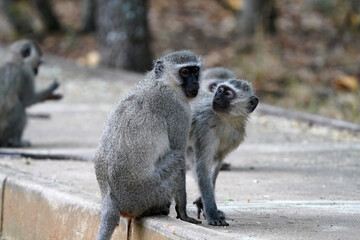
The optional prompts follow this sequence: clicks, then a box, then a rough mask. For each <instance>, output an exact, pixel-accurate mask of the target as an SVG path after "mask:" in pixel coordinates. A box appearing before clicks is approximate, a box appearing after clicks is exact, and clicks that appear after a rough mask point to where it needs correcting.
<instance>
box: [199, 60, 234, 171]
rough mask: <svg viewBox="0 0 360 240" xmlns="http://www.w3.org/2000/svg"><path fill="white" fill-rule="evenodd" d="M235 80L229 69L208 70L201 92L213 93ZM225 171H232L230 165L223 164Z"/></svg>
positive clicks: (203, 79) (202, 79) (204, 73)
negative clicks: (219, 86) (228, 81)
mask: <svg viewBox="0 0 360 240" xmlns="http://www.w3.org/2000/svg"><path fill="white" fill-rule="evenodd" d="M235 78H236V77H235V73H234V72H233V71H231V70H230V69H227V68H223V67H213V68H209V69H206V70H205V71H204V72H203V74H202V76H201V83H200V90H201V91H202V92H206V93H212V92H214V89H215V88H216V85H217V84H219V83H221V82H224V81H226V80H229V79H235ZM200 97H201V94H200ZM223 170H230V164H229V163H226V162H223V163H222V164H221V167H220V171H223Z"/></svg>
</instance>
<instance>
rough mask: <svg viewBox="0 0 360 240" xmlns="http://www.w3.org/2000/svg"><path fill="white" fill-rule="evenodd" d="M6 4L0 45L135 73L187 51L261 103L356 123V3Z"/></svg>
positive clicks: (157, 0) (153, 0)
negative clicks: (23, 44)
mask: <svg viewBox="0 0 360 240" xmlns="http://www.w3.org/2000/svg"><path fill="white" fill-rule="evenodd" d="M114 3H117V4H115V5H114ZM110 4H113V5H110ZM0 5H1V8H0V9H1V10H0V42H1V43H2V44H8V43H10V42H12V41H14V40H16V39H18V38H23V37H28V38H32V39H36V40H37V41H38V42H39V43H40V45H41V47H42V49H43V50H44V51H45V52H47V53H53V54H56V55H60V56H62V57H66V58H71V59H75V60H76V61H77V63H78V64H80V65H87V66H90V67H96V66H97V65H98V64H102V65H106V66H108V67H118V68H124V69H128V70H134V71H139V72H144V71H146V70H149V68H150V67H151V61H152V59H155V58H157V57H159V56H161V55H163V54H165V53H168V52H170V51H173V50H179V49H191V50H193V51H194V52H196V53H197V54H199V55H201V57H202V59H203V61H204V66H205V68H208V67H213V66H224V67H228V68H231V69H232V70H234V71H235V72H236V74H237V76H238V77H239V78H243V79H247V80H249V81H250V82H252V83H253V85H254V86H255V88H256V89H257V94H258V95H259V96H260V98H261V101H262V102H268V103H273V104H277V105H280V106H283V107H287V108H293V109H298V110H302V111H306V112H310V113H316V114H321V115H324V116H328V117H334V118H338V119H344V120H348V121H353V122H357V123H360V90H359V77H360V1H359V0H198V1H176V0H149V1H148V0H134V1H132V0H112V1H108V0H97V1H96V0H0ZM124 34H125V35H124ZM124 36H127V37H124ZM126 39H128V40H129V41H127V42H126ZM110 41H113V42H112V43H111V42H110ZM111 53H112V54H113V55H111ZM114 54H115V55H114ZM118 56H120V57H118ZM139 56H140V57H139ZM114 58H116V59H115V61H113V59H114ZM139 59H144V61H143V62H142V63H140V61H137V60H139ZM129 62H131V63H132V64H126V63H129ZM137 62H139V64H141V66H136V64H137ZM149 62H150V64H149Z"/></svg>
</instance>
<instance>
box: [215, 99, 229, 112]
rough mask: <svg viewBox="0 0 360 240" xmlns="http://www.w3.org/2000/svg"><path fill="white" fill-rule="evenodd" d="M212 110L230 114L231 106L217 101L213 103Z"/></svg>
mask: <svg viewBox="0 0 360 240" xmlns="http://www.w3.org/2000/svg"><path fill="white" fill-rule="evenodd" d="M212 108H213V110H214V111H215V112H228V110H229V106H228V105H226V104H221V103H219V102H217V101H213V103H212Z"/></svg>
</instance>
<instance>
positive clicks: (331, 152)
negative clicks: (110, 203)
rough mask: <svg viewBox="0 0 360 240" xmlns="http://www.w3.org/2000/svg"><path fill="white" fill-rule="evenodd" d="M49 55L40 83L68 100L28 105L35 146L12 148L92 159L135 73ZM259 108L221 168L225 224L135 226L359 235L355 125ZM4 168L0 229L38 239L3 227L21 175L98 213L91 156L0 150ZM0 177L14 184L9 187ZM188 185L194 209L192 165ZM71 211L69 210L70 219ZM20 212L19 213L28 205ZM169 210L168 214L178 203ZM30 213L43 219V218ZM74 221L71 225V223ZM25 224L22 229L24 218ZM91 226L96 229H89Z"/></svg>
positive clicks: (238, 234) (164, 221) (174, 232)
mask: <svg viewBox="0 0 360 240" xmlns="http://www.w3.org/2000/svg"><path fill="white" fill-rule="evenodd" d="M0 55H1V51H0ZM47 62H48V63H49V64H48V65H44V67H43V68H42V69H41V71H40V76H39V85H42V86H44V85H46V84H49V82H50V80H51V79H54V78H58V79H59V80H60V81H61V82H62V86H61V88H60V92H62V93H63V94H64V95H65V98H64V99H63V100H62V101H59V102H47V103H43V104H38V105H36V106H33V107H31V108H30V109H29V111H28V113H29V115H30V118H29V124H28V127H27V129H26V132H25V135H24V138H25V139H27V140H30V141H31V143H32V147H31V148H28V149H17V150H16V151H20V152H30V153H40V154H53V155H56V154H57V155H77V156H85V157H89V158H91V157H92V156H93V154H94V152H95V150H96V146H97V142H98V139H99V137H100V135H101V131H102V129H103V126H104V121H105V119H106V117H107V114H108V112H109V110H110V109H111V106H112V105H113V104H114V103H115V102H116V101H117V100H118V99H119V98H120V97H121V96H122V95H123V94H124V93H125V92H126V91H127V90H128V89H129V88H131V86H132V85H133V83H134V82H136V81H137V79H139V76H138V75H135V74H129V73H126V72H121V71H119V72H112V71H108V70H104V69H102V70H87V69H85V68H79V67H77V66H76V65H75V64H74V63H72V62H70V63H69V62H67V61H63V60H61V59H56V58H53V57H49V58H48V61H47ZM55 63H56V64H57V65H56V66H55V65H54V64H55ZM263 107H264V106H263ZM265 108H266V106H265ZM260 109H261V107H260ZM260 112H261V111H258V113H257V111H256V110H255V113H254V115H253V117H252V118H251V120H250V121H249V125H248V130H247V132H248V137H247V139H246V141H245V142H244V143H243V144H242V145H241V146H240V147H239V148H238V149H237V150H236V151H234V152H233V153H232V154H230V155H229V156H228V158H227V159H226V162H228V163H230V164H231V168H230V170H229V171H222V172H220V174H219V177H218V182H217V185H216V199H217V203H218V206H219V208H220V209H221V210H223V211H224V212H225V213H226V214H227V219H228V220H227V221H228V223H229V224H230V226H229V227H212V226H209V225H208V224H207V223H206V222H205V221H203V223H202V224H201V225H198V226H195V225H190V224H187V223H183V222H181V221H179V220H175V219H172V218H163V217H155V218H148V219H145V220H144V221H143V222H140V223H139V224H140V225H142V226H145V228H147V227H149V226H153V225H154V226H155V225H157V226H158V227H156V229H157V230H156V231H157V232H158V233H160V234H163V235H162V236H165V237H164V239H183V238H187V239H284V240H285V239H326V240H327V239H359V235H360V227H359V226H360V178H359V176H360V138H359V136H360V135H359V133H355V132H353V131H347V130H337V129H335V128H331V127H325V126H318V125H316V124H315V125H312V124H308V123H307V122H303V121H299V120H296V119H295V120H289V119H287V118H283V117H282V116H270V115H263V114H260ZM0 151H2V152H10V151H12V152H13V151H14V150H13V149H0ZM15 173H17V174H15ZM18 174H19V175H18ZM1 175H4V176H8V177H9V180H7V182H8V183H4V184H5V185H4V186H3V188H5V192H4V194H5V200H4V202H5V206H3V210H4V213H5V215H4V213H3V224H2V225H3V236H5V237H12V238H16V237H17V236H25V237H22V238H20V239H41V238H39V236H37V237H36V236H35V235H34V236H33V237H30V238H28V237H26V234H28V233H22V232H21V231H20V230H16V229H15V228H14V227H12V228H7V226H10V225H11V224H9V222H7V221H11V219H12V216H13V215H16V214H12V215H11V216H10V215H9V214H8V215H6V211H7V210H6V209H7V206H8V205H6V204H7V203H9V204H10V202H11V199H10V200H8V202H7V201H6V199H7V198H6V196H12V199H14V198H15V197H14V196H15V195H12V194H14V193H13V192H9V193H7V191H6V189H8V191H10V190H11V186H12V185H11V184H13V185H16V184H15V183H18V182H19V181H20V180H18V179H29V180H26V181H25V180H24V181H25V182H26V183H29V186H30V185H31V184H35V185H36V184H40V185H41V186H42V188H41V189H43V190H41V191H40V190H39V191H40V192H42V195H41V196H47V195H46V194H45V193H46V192H51V191H53V190H54V189H55V190H56V191H60V192H64V194H65V193H66V194H67V195H66V194H65V195H66V196H68V195H69V196H72V193H73V195H76V196H77V193H79V196H80V197H79V198H81V199H83V200H84V201H83V202H81V201H80V203H79V204H80V205H81V204H85V205H86V204H88V203H89V202H90V203H92V204H94V209H95V210H94V212H95V213H94V214H95V215H96V214H97V212H98V207H99V201H100V198H99V190H98V187H97V183H96V180H95V175H94V171H93V164H92V162H91V161H73V160H49V159H46V160H35V159H26V158H20V157H19V156H6V157H4V156H2V157H0V176H1ZM24 176H25V177H24ZM11 179H15V180H11ZM30 183H31V184H30ZM6 184H10V185H9V187H8V185H6ZM20 185H21V186H23V187H24V188H25V189H26V186H27V184H25V183H24V184H18V185H16V186H20ZM31 186H32V185H31ZM36 186H38V185H36ZM34 189H35V190H36V189H37V188H34ZM59 189H60V190H59ZM35 190H32V191H35ZM55 190H54V191H55ZM36 191H37V190H36ZM22 192H26V191H24V190H22ZM44 192H45V193H44ZM75 192H76V194H75ZM187 193H188V209H189V211H190V215H192V216H195V208H194V206H193V205H192V204H191V202H192V201H193V200H195V199H196V197H197V196H198V190H197V186H196V183H195V181H194V179H193V177H192V175H191V173H189V174H188V176H187ZM16 196H18V195H16ZM59 196H61V194H60V195H56V194H54V195H51V196H50V197H48V198H46V199H48V202H56V201H58V200H59V201H60V200H61V201H63V200H64V199H62V197H59ZM3 198H4V197H3ZM25 198H26V197H25ZM14 201H15V200H14ZM50 205H51V204H50ZM51 206H52V205H51ZM81 206H82V205H81ZM49 208H50V209H52V208H51V207H49ZM50 211H51V210H50ZM76 211H78V210H73V212H72V213H73V214H72V215H71V214H70V215H69V216H70V218H71V216H74V215H76ZM65 212H66V211H64V214H65ZM70 212H71V211H70ZM17 214H19V218H20V219H24V212H21V213H19V212H18V213H17ZM59 214H60V215H61V213H59ZM44 215H45V213H44ZM171 215H172V216H174V211H172V213H171ZM7 216H9V217H7ZM64 216H65V215H64ZM81 216H82V215H81ZM97 217H98V216H97ZM25 218H26V219H27V218H28V217H26V216H25ZM60 218H61V217H60ZM36 219H37V221H39V222H41V221H44V220H41V219H42V217H41V216H38V217H37V218H36ZM96 219H97V218H96ZM25 221H26V220H24V222H25ZM54 221H55V220H54ZM45 222H46V220H45ZM82 224H84V223H82ZM96 224H98V223H97V222H95V223H94V225H93V226H96ZM20 225H21V224H20ZM50 225H51V224H50ZM55 225H56V224H55ZM57 226H58V228H59V229H60V228H61V227H60V226H59V225H57ZM161 226H163V227H161ZM72 227H73V228H76V224H75V223H74V224H73V226H72ZM22 228H24V229H25V228H26V227H25V225H24V226H22ZM84 228H85V229H84ZM120 228H121V227H120ZM149 228H151V227H149ZM9 229H10V230H9ZM76 229H77V228H76ZM80 229H82V230H76V232H77V234H78V235H76V234H75V233H74V234H75V235H71V234H70V235H69V234H68V235H66V234H65V233H64V234H63V235H61V236H63V238H58V239H87V238H86V237H85V236H87V235H81V234H83V232H82V231H86V227H84V226H83V227H82V228H80ZM28 230H29V231H31V228H30V229H28ZM54 231H55V230H54ZM58 231H60V232H61V231H64V232H65V230H61V229H60V230H58ZM119 232H120V230H119ZM144 232H146V231H145V230H144ZM80 233H81V234H80ZM16 234H18V235H16ZM21 234H23V235H21ZM24 234H25V235H24ZM79 234H80V235H79ZM92 234H96V231H95V230H92ZM137 234H138V235H137ZM139 234H140V235H139ZM141 234H144V233H143V232H141V231H140V233H139V231H135V230H134V233H133V239H137V238H136V236H137V237H138V239H150V235H151V234H150V233H149V235H148V237H149V238H144V236H143V235H141ZM57 236H58V235H57ZM64 236H72V237H68V238H67V237H64ZM74 236H75V237H74ZM91 236H93V235H91ZM119 236H122V235H121V233H119ZM141 236H142V237H141ZM153 239H160V238H153Z"/></svg>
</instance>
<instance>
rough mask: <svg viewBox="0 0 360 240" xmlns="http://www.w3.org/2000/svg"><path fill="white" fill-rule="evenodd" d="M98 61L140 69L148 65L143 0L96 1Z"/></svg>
mask: <svg viewBox="0 0 360 240" xmlns="http://www.w3.org/2000/svg"><path fill="white" fill-rule="evenodd" d="M97 3H98V5H97V9H98V12H97V27H98V29H97V34H98V41H99V49H100V55H101V63H102V64H103V65H105V66H109V67H119V68H124V69H127V70H132V71H137V72H143V71H146V70H150V69H151V67H152V60H153V58H152V54H151V50H150V41H151V38H150V33H149V29H148V22H147V15H148V14H147V13H148V12H147V11H148V1H147V0H98V2H97Z"/></svg>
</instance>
